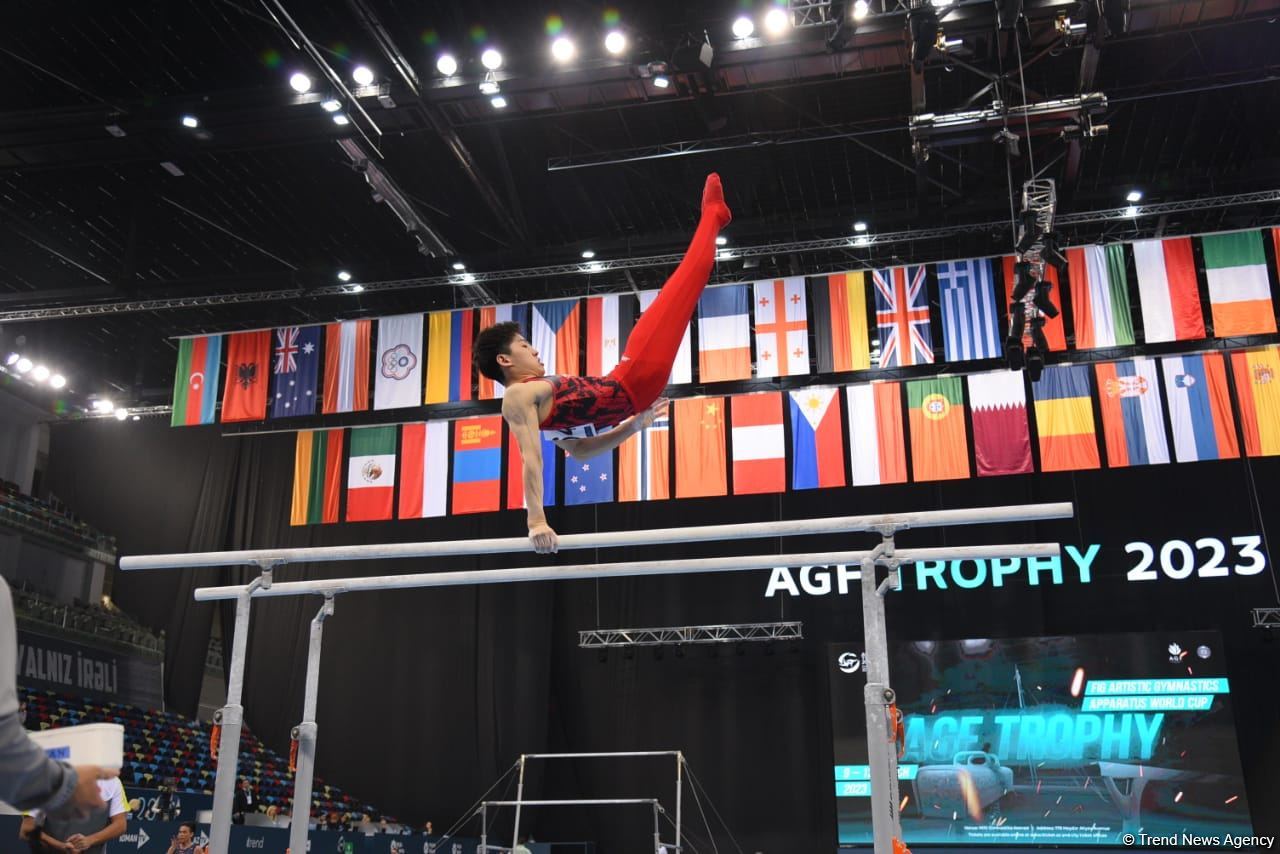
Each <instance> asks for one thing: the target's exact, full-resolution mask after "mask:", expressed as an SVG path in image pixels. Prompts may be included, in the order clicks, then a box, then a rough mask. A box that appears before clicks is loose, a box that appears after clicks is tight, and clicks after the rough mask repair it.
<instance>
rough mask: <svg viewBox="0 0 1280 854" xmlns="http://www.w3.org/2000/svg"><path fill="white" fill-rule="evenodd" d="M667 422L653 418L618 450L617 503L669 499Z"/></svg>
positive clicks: (669, 478)
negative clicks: (644, 428) (651, 422)
mask: <svg viewBox="0 0 1280 854" xmlns="http://www.w3.org/2000/svg"><path fill="white" fill-rule="evenodd" d="M670 442H671V421H670V419H669V418H668V417H667V416H665V415H664V416H662V417H661V418H655V419H654V421H653V424H651V425H649V427H648V429H646V430H641V431H640V432H639V433H637V434H635V435H634V436H630V437H628V438H627V440H626V441H625V442H623V443H622V444H621V445H619V446H618V500H619V501H655V500H660V499H665V498H670V497H671V476H670V468H669V466H670V460H671V444H670Z"/></svg>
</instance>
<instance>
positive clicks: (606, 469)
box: [564, 451, 613, 507]
mask: <svg viewBox="0 0 1280 854" xmlns="http://www.w3.org/2000/svg"><path fill="white" fill-rule="evenodd" d="M612 500H613V452H612V451H609V452H608V453H604V454H597V455H596V456H594V457H591V458H590V459H587V460H582V459H578V458H577V457H570V456H566V457H565V458H564V503H565V506H566V507H572V506H574V505H575V504H600V503H602V502H605V501H612Z"/></svg>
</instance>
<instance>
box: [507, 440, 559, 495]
mask: <svg viewBox="0 0 1280 854" xmlns="http://www.w3.org/2000/svg"><path fill="white" fill-rule="evenodd" d="M538 435H539V436H540V437H541V442H542V506H543V507H554V506H555V503H556V457H558V456H560V449H559V448H557V447H556V443H555V442H553V441H551V439H549V438H547V434H546V433H539V434H538ZM524 507H525V503H524V457H523V456H522V455H521V454H520V443H519V442H517V441H516V437H515V435H514V434H513V433H512V432H511V431H510V430H508V431H507V509H508V510H522V509H524Z"/></svg>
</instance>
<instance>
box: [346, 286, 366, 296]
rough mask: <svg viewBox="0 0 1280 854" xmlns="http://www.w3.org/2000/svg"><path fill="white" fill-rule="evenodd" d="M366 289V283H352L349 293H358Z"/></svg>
mask: <svg viewBox="0 0 1280 854" xmlns="http://www.w3.org/2000/svg"><path fill="white" fill-rule="evenodd" d="M363 290H364V285H352V286H351V287H350V288H348V289H347V292H348V293H352V294H358V293H360V292H362V291H363Z"/></svg>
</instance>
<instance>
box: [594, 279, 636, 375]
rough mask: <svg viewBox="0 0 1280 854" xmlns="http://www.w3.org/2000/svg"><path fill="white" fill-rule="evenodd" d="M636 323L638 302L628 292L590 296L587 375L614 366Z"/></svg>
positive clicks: (605, 370) (601, 373)
mask: <svg viewBox="0 0 1280 854" xmlns="http://www.w3.org/2000/svg"><path fill="white" fill-rule="evenodd" d="M635 323H636V303H635V300H634V299H632V298H631V296H630V295H629V294H609V295H608V296H603V297H587V376H589V377H602V376H604V375H605V374H607V373H609V372H610V371H612V370H613V369H614V366H616V365H617V364H618V359H619V358H621V356H622V351H623V350H624V349H625V348H626V346H627V336H629V335H630V334H631V327H633V326H635Z"/></svg>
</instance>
